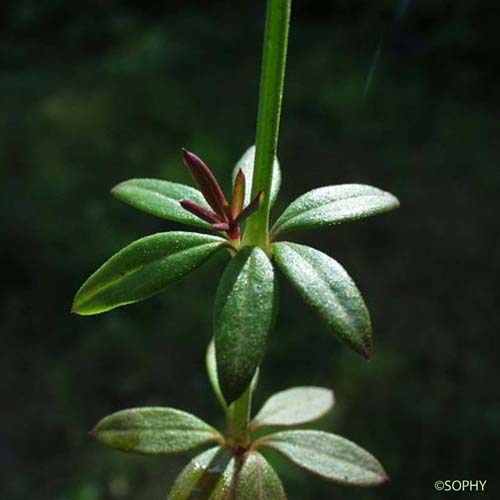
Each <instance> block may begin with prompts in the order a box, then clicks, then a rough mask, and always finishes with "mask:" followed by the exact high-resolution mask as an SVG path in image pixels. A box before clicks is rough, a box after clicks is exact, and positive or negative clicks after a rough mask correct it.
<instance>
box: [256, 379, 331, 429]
mask: <svg viewBox="0 0 500 500" xmlns="http://www.w3.org/2000/svg"><path fill="white" fill-rule="evenodd" d="M333 405H334V397H333V392H332V391H331V390H330V389H325V388H323V387H293V388H291V389H287V390H286V391H281V392H278V393H276V394H274V395H273V396H271V397H270V398H269V399H268V400H267V401H266V402H265V403H264V406H263V407H262V409H261V410H260V411H259V413H258V414H257V416H256V417H255V418H254V419H253V421H252V423H251V426H252V429H258V428H260V427H266V426H293V425H301V424H305V423H308V422H313V421H315V420H318V419H320V418H321V417H323V416H324V415H326V414H327V413H328V412H329V411H330V410H331V409H332V408H333Z"/></svg>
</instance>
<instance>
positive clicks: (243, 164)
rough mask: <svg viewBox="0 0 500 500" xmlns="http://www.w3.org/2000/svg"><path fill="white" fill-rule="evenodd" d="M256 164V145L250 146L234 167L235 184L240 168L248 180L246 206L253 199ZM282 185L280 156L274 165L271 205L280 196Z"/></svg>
mask: <svg viewBox="0 0 500 500" xmlns="http://www.w3.org/2000/svg"><path fill="white" fill-rule="evenodd" d="M254 164H255V146H250V147H249V148H248V149H247V150H246V151H245V153H244V154H243V156H242V157H241V158H240V160H239V161H238V163H237V164H236V165H235V167H234V169H233V185H234V182H235V180H236V175H237V174H238V172H239V170H240V169H241V170H242V171H243V174H244V175H245V181H246V190H245V203H244V205H245V207H246V206H247V205H248V204H249V203H250V199H251V191H252V181H253V171H254ZM280 186H281V170H280V164H279V161H278V158H275V159H274V165H273V179H272V182H271V206H273V205H274V202H275V201H276V198H277V197H278V193H279V191H280Z"/></svg>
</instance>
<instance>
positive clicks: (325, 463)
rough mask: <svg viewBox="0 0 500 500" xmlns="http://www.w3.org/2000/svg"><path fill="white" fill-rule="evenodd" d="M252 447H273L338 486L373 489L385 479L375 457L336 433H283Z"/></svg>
mask: <svg viewBox="0 0 500 500" xmlns="http://www.w3.org/2000/svg"><path fill="white" fill-rule="evenodd" d="M255 446H265V447H269V448H272V449H274V450H276V451H278V452H279V453H281V454H282V455H283V456H285V457H286V458H288V459H289V460H290V461H292V462H293V463H295V464H297V465H298V466H300V467H303V468H304V469H306V470H308V471H309V472H312V473H314V474H317V475H319V476H321V477H323V478H325V479H329V480H331V481H335V482H338V483H342V484H349V485H356V486H375V485H378V484H381V483H383V482H385V481H387V480H388V477H387V474H386V472H385V471H384V469H383V467H382V465H380V463H379V461H378V460H377V459H376V458H375V457H373V456H372V455H371V454H370V453H368V452H367V451H366V450H364V449H363V448H360V447H359V446H358V445H357V444H354V443H352V442H351V441H348V440H347V439H345V438H343V437H340V436H336V435H335V434H329V433H327V432H321V431H309V430H305V431H284V432H278V433H277V434H272V435H270V436H266V437H264V438H262V439H261V440H259V441H257V442H256V444H255Z"/></svg>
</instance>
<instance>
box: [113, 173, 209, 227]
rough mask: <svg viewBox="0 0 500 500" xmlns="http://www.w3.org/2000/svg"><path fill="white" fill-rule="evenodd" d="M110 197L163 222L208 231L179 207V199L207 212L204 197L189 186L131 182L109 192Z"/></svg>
mask: <svg viewBox="0 0 500 500" xmlns="http://www.w3.org/2000/svg"><path fill="white" fill-rule="evenodd" d="M111 194H112V195H113V196H114V197H115V198H117V199H119V200H121V201H123V202H125V203H127V204H129V205H132V206H133V207H135V208H137V209H139V210H142V211H144V212H147V213H149V214H152V215H156V216H157V217H161V218H162V219H168V220H172V221H175V222H181V223H183V224H189V225H191V226H196V227H203V228H206V229H209V228H210V227H211V226H210V224H208V223H207V222H204V221H202V220H201V219H199V218H198V217H196V216H194V215H193V214H191V213H190V212H188V211H187V210H185V209H184V208H182V207H181V205H180V204H179V201H180V200H182V199H188V200H192V201H194V202H196V203H198V204H199V205H201V206H202V207H204V208H207V209H209V208H210V207H209V206H208V205H207V202H206V201H205V198H203V195H202V194H201V193H200V192H199V191H198V190H197V189H195V188H192V187H191V186H185V185H184V184H177V183H175V182H169V181H162V180H159V179H130V180H128V181H124V182H122V183H120V184H118V185H117V186H115V187H114V188H113V189H112V190H111Z"/></svg>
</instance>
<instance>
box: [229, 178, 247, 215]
mask: <svg viewBox="0 0 500 500" xmlns="http://www.w3.org/2000/svg"><path fill="white" fill-rule="evenodd" d="M245 191H246V181H245V174H244V173H243V170H241V169H240V170H238V173H237V174H236V177H235V179H234V186H233V197H232V199H231V214H232V216H233V219H236V217H237V216H238V214H239V213H240V212H241V211H242V210H243V205H244V204H245Z"/></svg>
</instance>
